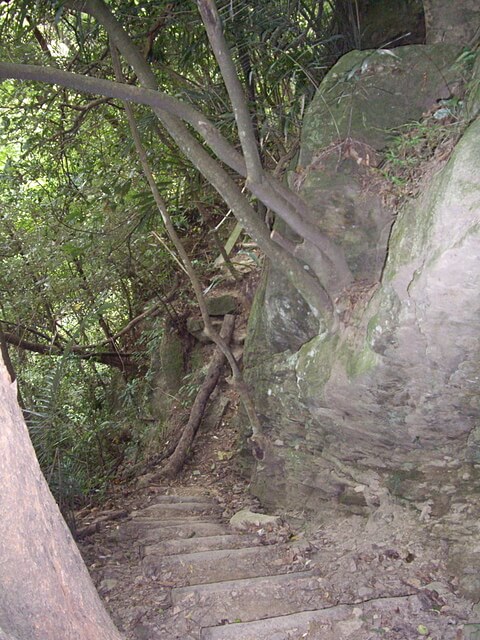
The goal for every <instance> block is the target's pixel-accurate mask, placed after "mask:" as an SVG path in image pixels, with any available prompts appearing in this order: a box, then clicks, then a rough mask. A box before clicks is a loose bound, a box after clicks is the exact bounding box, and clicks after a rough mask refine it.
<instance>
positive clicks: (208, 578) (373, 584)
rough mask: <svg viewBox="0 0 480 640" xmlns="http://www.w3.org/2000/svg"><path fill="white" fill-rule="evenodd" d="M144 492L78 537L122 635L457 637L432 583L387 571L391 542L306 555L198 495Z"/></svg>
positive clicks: (228, 639)
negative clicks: (149, 495)
mask: <svg viewBox="0 0 480 640" xmlns="http://www.w3.org/2000/svg"><path fill="white" fill-rule="evenodd" d="M154 501H155V503H154V504H150V505H149V506H147V507H146V508H142V509H140V510H135V511H132V512H131V513H130V514H128V516H127V517H126V518H124V519H123V520H120V521H115V522H112V523H110V525H109V527H107V530H104V531H103V533H97V534H95V535H96V536H97V540H96V541H95V540H89V542H87V543H86V544H84V545H82V546H83V551H84V554H85V556H86V559H87V564H90V569H91V572H92V575H93V578H94V580H95V582H96V583H97V587H98V589H99V592H100V594H101V595H102V596H103V597H104V600H105V602H106V605H107V607H108V608H109V610H110V612H111V613H112V616H113V617H114V620H115V622H116V623H117V624H118V625H119V627H120V628H121V629H123V631H124V633H125V635H126V637H127V638H129V639H132V640H133V639H136V640H174V639H178V640H180V639H182V640H287V639H291V640H297V639H301V638H309V639H312V638H313V639H315V638H318V639H321V640H343V639H344V638H345V639H347V638H348V639H351V640H369V639H372V638H377V637H378V638H387V639H390V638H391V639H395V640H396V639H398V640H400V639H402V640H410V638H412V639H416V638H431V639H432V640H448V639H450V638H451V639H452V640H453V639H455V640H457V639H458V638H463V637H464V636H462V635H458V633H459V627H458V626H457V625H456V624H454V623H453V622H452V620H453V618H452V620H450V622H449V620H448V617H445V616H444V617H442V615H441V606H442V603H445V602H446V600H445V598H444V599H443V600H442V596H441V595H439V593H438V590H439V589H440V587H439V586H438V583H437V587H436V589H437V590H436V591H435V590H434V589H433V588H431V587H430V588H424V589H423V588H420V585H417V586H415V584H416V583H413V584H408V583H407V584H406V583H405V580H404V579H403V577H398V576H397V575H396V574H395V575H394V574H393V573H392V567H393V566H394V565H393V564H392V563H393V562H394V561H396V559H395V556H394V555H393V554H392V553H391V554H390V556H391V557H389V555H388V553H386V554H384V555H381V556H379V557H381V561H380V560H378V558H374V557H373V556H372V557H360V555H359V556H358V557H357V558H356V560H352V558H351V557H349V558H348V559H345V562H343V559H342V557H341V555H340V556H339V555H338V554H335V553H334V552H333V551H332V550H331V549H330V551H329V549H328V548H327V547H328V546H327V547H326V548H325V549H324V550H323V552H322V555H321V556H320V557H323V563H322V562H320V563H319V562H318V560H316V562H312V561H311V560H310V559H309V558H308V545H306V544H304V545H303V546H302V545H299V542H298V540H295V537H294V539H293V540H290V541H288V540H287V541H285V538H286V537H287V536H283V539H281V537H280V539H278V538H275V536H273V537H272V536H271V537H270V539H269V538H268V536H265V535H262V530H260V531H255V530H247V531H243V532H238V531H235V530H233V529H232V528H231V527H230V526H229V524H228V522H226V521H225V520H224V519H223V517H222V511H223V510H222V508H221V507H220V506H219V505H218V504H217V503H216V502H215V501H212V500H211V499H209V498H208V497H202V496H191V497H186V496H172V495H163V496H155V498H154ZM93 538H95V536H93ZM89 545H90V547H89ZM99 545H100V546H99ZM92 561H93V562H92ZM362 562H364V563H365V566H364V567H363V566H362ZM375 562H378V563H379V562H381V563H383V564H379V566H378V567H376V566H373V565H374V564H375ZM372 563H373V564H372ZM372 567H373V569H374V571H373V574H372V575H378V573H379V571H380V575H378V579H376V581H375V580H371V579H370V574H369V569H372ZM389 567H390V569H389ZM422 570H424V567H422ZM382 573H384V575H382ZM345 581H346V583H345ZM443 596H445V594H443ZM450 611H451V609H450ZM451 617H452V616H451ZM449 625H450V626H449ZM465 637H467V636H465Z"/></svg>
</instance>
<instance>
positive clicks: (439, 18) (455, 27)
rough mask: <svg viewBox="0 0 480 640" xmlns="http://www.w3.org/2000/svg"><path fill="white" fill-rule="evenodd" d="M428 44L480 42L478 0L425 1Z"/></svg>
mask: <svg viewBox="0 0 480 640" xmlns="http://www.w3.org/2000/svg"><path fill="white" fill-rule="evenodd" d="M423 4H424V6H425V21H426V26H427V42H453V43H460V44H463V45H472V44H474V42H473V40H474V38H475V36H476V37H477V41H478V27H479V24H480V6H479V4H478V2H477V0H456V1H455V2H452V1H451V0H423Z"/></svg>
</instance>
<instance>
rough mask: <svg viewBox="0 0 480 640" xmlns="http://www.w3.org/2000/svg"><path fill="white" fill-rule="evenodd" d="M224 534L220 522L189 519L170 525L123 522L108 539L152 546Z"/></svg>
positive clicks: (225, 531)
mask: <svg viewBox="0 0 480 640" xmlns="http://www.w3.org/2000/svg"><path fill="white" fill-rule="evenodd" d="M226 533H228V529H227V527H226V526H225V525H223V524H221V523H220V522H217V521H212V520H205V519H203V520H197V519H196V518H189V519H188V520H187V521H185V520H182V521H173V522H172V521H170V523H167V522H162V523H159V522H158V520H155V521H153V522H142V521H141V520H134V521H130V522H125V523H124V524H122V526H121V527H119V528H118V529H116V530H113V531H112V532H111V533H110V537H111V538H113V539H114V540H117V541H120V542H124V541H139V542H141V543H142V544H154V543H156V542H162V541H163V540H172V539H174V538H182V539H185V538H194V537H204V536H217V535H222V534H226Z"/></svg>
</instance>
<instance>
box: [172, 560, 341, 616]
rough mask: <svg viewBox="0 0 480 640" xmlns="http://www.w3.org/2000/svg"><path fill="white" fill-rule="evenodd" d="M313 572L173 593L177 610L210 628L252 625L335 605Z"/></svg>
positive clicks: (173, 602) (198, 587)
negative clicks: (272, 618) (257, 621)
mask: <svg viewBox="0 0 480 640" xmlns="http://www.w3.org/2000/svg"><path fill="white" fill-rule="evenodd" d="M321 582H322V581H321V579H319V578H318V576H316V575H314V572H312V571H302V572H296V573H282V574H279V575H274V576H269V577H260V578H247V579H245V580H230V581H226V582H216V583H213V584H202V585H196V586H189V587H180V588H176V589H172V594H171V596H172V604H173V605H174V606H175V608H176V610H179V611H183V612H184V613H185V615H188V617H189V618H190V619H191V620H193V621H194V622H196V623H197V624H198V626H199V627H209V626H214V625H215V624H220V623H222V622H223V623H224V621H225V620H227V621H228V622H230V623H233V622H234V621H235V620H241V621H242V622H249V621H252V620H260V619H262V618H271V617H273V616H282V615H286V614H290V613H297V612H298V611H303V610H304V609H319V608H322V607H328V606H331V605H332V602H331V600H329V599H328V592H326V590H325V588H324V587H322V585H321Z"/></svg>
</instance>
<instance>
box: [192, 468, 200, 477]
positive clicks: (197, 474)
mask: <svg viewBox="0 0 480 640" xmlns="http://www.w3.org/2000/svg"><path fill="white" fill-rule="evenodd" d="M199 475H200V471H198V470H197V469H195V471H192V476H199Z"/></svg>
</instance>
